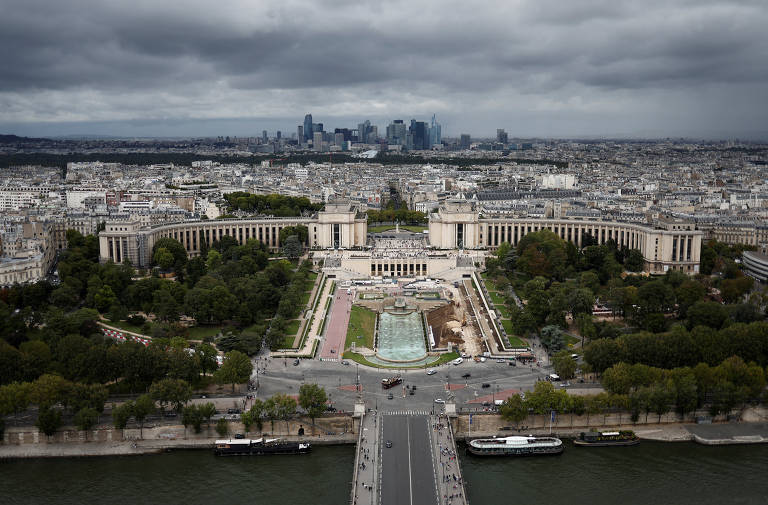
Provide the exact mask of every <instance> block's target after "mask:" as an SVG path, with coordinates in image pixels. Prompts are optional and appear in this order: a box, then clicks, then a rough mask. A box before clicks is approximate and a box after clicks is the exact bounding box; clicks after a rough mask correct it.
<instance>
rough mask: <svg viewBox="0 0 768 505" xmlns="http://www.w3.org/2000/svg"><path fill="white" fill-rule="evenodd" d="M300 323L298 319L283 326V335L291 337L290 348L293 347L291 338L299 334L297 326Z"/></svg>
mask: <svg viewBox="0 0 768 505" xmlns="http://www.w3.org/2000/svg"><path fill="white" fill-rule="evenodd" d="M300 324H301V321H299V320H298V319H291V320H290V321H288V322H287V324H286V325H285V335H286V336H290V337H291V347H293V337H295V336H296V334H297V333H298V332H299V325H300Z"/></svg>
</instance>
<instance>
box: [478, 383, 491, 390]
mask: <svg viewBox="0 0 768 505" xmlns="http://www.w3.org/2000/svg"><path fill="white" fill-rule="evenodd" d="M480 387H482V388H483V389H485V388H489V387H491V385H490V384H488V383H487V382H483V384H482V385H481V386H480Z"/></svg>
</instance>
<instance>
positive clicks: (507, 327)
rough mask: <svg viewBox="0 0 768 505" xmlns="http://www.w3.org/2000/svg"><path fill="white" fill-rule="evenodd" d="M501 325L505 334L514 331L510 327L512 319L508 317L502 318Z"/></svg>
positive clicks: (510, 333)
mask: <svg viewBox="0 0 768 505" xmlns="http://www.w3.org/2000/svg"><path fill="white" fill-rule="evenodd" d="M501 325H502V326H503V327H504V331H506V332H507V335H512V334H514V333H515V331H514V330H513V329H512V321H511V320H509V319H502V320H501Z"/></svg>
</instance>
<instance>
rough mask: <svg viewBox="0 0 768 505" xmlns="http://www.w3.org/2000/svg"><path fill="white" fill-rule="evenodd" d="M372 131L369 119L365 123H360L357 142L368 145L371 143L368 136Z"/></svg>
mask: <svg viewBox="0 0 768 505" xmlns="http://www.w3.org/2000/svg"><path fill="white" fill-rule="evenodd" d="M370 131H371V122H370V121H368V120H367V119H366V120H365V122H364V123H359V124H358V125H357V141H358V142H360V143H362V144H367V143H368V142H369V140H368V134H369V133H370Z"/></svg>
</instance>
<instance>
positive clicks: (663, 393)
mask: <svg viewBox="0 0 768 505" xmlns="http://www.w3.org/2000/svg"><path fill="white" fill-rule="evenodd" d="M672 388H673V385H672V384H656V385H654V386H653V387H652V388H651V391H650V396H649V398H648V401H649V404H650V406H651V409H652V410H653V412H654V413H656V415H658V416H659V422H661V416H663V415H664V414H666V413H667V412H669V410H670V409H671V408H672V393H671V391H672Z"/></svg>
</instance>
